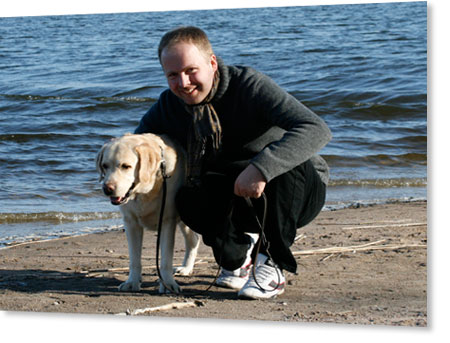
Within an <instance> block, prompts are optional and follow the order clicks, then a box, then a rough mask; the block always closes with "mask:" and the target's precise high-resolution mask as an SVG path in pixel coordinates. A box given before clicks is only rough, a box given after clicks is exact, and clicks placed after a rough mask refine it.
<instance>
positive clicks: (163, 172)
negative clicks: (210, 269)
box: [156, 147, 281, 295]
mask: <svg viewBox="0 0 450 343" xmlns="http://www.w3.org/2000/svg"><path fill="white" fill-rule="evenodd" d="M160 169H161V175H162V178H163V194H162V199H161V209H160V213H159V222H158V234H157V238H156V270H157V273H158V277H159V280H160V281H161V282H162V284H163V285H164V287H165V288H166V290H168V291H169V292H171V293H174V294H177V293H176V292H175V291H174V290H173V289H172V288H171V287H168V286H167V285H166V283H165V282H164V279H163V277H162V275H161V271H160V269H159V249H160V237H161V229H162V223H163V217H164V209H165V205H166V198H167V179H168V178H169V176H168V175H167V173H166V160H165V159H164V151H163V148H162V147H161V164H160ZM261 197H262V199H263V204H264V207H263V216H262V221H260V220H259V217H258V214H257V213H256V210H255V208H254V206H253V203H252V201H251V200H250V198H244V199H245V200H246V202H247V204H248V206H249V207H250V208H251V209H252V211H253V214H254V216H255V219H256V222H257V224H258V226H259V228H260V230H261V237H260V238H259V239H258V242H257V246H256V253H255V261H254V263H253V266H252V275H253V278H254V280H255V283H256V284H257V285H258V287H259V288H260V289H262V290H263V291H267V292H270V291H273V290H275V289H276V286H275V287H274V288H273V289H272V290H267V289H265V288H264V287H262V286H261V285H260V284H259V283H258V280H257V279H256V274H255V269H256V267H255V266H256V263H257V259H258V254H259V251H260V249H261V244H262V243H263V242H264V245H265V248H266V251H265V252H266V253H267V255H268V259H270V260H271V261H272V262H273V258H272V256H271V255H270V253H269V246H270V243H269V242H268V241H267V239H266V235H265V233H264V229H265V225H266V215H267V197H266V194H265V193H264V192H263V193H262V195H261ZM222 252H223V249H222ZM221 259H222V258H220V260H221ZM273 263H275V262H273ZM220 271H221V268H218V270H217V273H216V276H215V278H214V280H213V281H212V282H211V283H210V285H209V286H208V287H207V288H206V289H205V290H203V291H200V292H196V293H195V294H197V295H198V294H203V293H206V292H208V291H209V290H210V289H211V287H212V286H214V284H215V282H216V280H217V278H218V277H219V275H220ZM277 276H278V284H279V283H280V281H281V278H280V275H279V273H278V271H277Z"/></svg>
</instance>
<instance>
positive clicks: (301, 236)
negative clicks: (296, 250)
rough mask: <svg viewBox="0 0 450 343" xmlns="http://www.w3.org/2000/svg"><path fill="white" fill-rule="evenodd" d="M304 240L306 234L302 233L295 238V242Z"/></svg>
mask: <svg viewBox="0 0 450 343" xmlns="http://www.w3.org/2000/svg"><path fill="white" fill-rule="evenodd" d="M304 238H306V235H305V234H304V233H301V234H299V235H298V236H297V237H295V238H294V242H297V241H300V240H302V239H304Z"/></svg>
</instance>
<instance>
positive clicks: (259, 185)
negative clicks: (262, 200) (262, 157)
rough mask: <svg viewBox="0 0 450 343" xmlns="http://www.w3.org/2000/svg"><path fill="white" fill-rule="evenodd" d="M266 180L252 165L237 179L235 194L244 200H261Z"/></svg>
mask: <svg viewBox="0 0 450 343" xmlns="http://www.w3.org/2000/svg"><path fill="white" fill-rule="evenodd" d="M266 184H267V182H266V180H265V178H264V176H263V175H262V174H261V172H260V171H259V170H258V168H256V167H255V166H254V165H252V164H250V165H249V166H248V167H247V168H245V169H244V170H243V171H242V172H241V173H240V174H239V176H238V177H237V179H236V182H235V183H234V194H236V195H237V196H241V197H244V198H259V197H260V196H261V195H262V193H263V192H264V188H265V187H266Z"/></svg>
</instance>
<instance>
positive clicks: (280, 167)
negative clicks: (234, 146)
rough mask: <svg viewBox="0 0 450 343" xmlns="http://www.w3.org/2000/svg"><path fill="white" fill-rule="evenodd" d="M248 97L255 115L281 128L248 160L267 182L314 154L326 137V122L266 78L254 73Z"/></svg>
mask: <svg viewBox="0 0 450 343" xmlns="http://www.w3.org/2000/svg"><path fill="white" fill-rule="evenodd" d="M252 82H253V84H252V85H251V87H248V88H247V89H248V90H249V93H248V95H247V96H248V97H249V99H252V100H250V101H252V102H253V103H255V104H256V112H257V113H258V116H262V118H261V119H262V120H265V121H267V122H268V124H269V125H274V126H278V127H280V128H282V129H284V130H285V133H284V135H283V136H282V137H281V139H279V140H277V141H273V142H271V143H270V144H268V145H267V146H266V147H265V148H264V149H263V150H262V151H261V152H260V153H258V154H257V155H256V156H255V157H254V158H253V159H252V161H251V163H252V164H253V165H254V166H255V167H257V168H258V169H259V170H260V171H261V173H262V174H263V176H264V177H265V178H266V181H270V180H272V179H273V178H275V177H276V176H278V175H281V174H283V173H285V172H287V171H289V170H291V169H293V168H295V167H296V166H298V165H300V164H302V163H303V162H305V161H307V160H309V159H310V158H312V157H313V156H315V155H316V154H317V153H318V152H319V151H320V150H321V149H322V148H323V147H324V146H325V145H326V144H327V143H328V142H329V141H330V140H331V131H330V129H329V128H328V126H327V124H326V123H325V122H324V121H323V120H322V119H321V118H320V117H319V116H318V115H317V114H315V113H314V112H313V111H311V110H310V109H308V108H307V107H306V106H304V105H303V104H302V103H301V102H300V101H298V100H297V99H295V98H294V97H293V96H292V95H290V94H289V93H287V92H286V91H284V90H283V89H281V87H280V86H278V85H277V84H276V83H275V82H274V81H273V80H271V79H270V78H269V77H267V76H265V75H263V74H258V77H256V78H255V79H254V80H253V81H252Z"/></svg>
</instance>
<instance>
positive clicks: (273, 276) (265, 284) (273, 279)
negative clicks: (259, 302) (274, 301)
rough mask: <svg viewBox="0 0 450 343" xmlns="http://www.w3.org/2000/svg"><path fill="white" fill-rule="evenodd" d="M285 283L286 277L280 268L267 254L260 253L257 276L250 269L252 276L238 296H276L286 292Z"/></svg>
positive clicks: (248, 297)
mask: <svg viewBox="0 0 450 343" xmlns="http://www.w3.org/2000/svg"><path fill="white" fill-rule="evenodd" d="M255 277H256V281H258V283H256V281H255ZM285 284H286V279H285V277H284V275H283V272H282V271H281V270H280V268H278V266H277V265H276V264H274V263H273V262H272V261H270V260H269V259H268V257H267V256H266V255H263V254H258V259H257V264H256V268H255V276H253V273H252V272H251V271H250V278H249V279H248V281H247V282H246V284H245V285H244V286H243V287H242V289H241V290H240V291H239V293H238V297H239V298H242V299H270V298H275V297H276V296H277V295H280V294H282V293H283V292H284V287H285Z"/></svg>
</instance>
